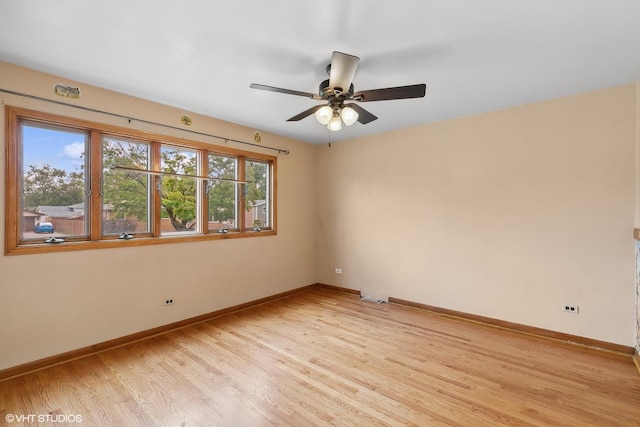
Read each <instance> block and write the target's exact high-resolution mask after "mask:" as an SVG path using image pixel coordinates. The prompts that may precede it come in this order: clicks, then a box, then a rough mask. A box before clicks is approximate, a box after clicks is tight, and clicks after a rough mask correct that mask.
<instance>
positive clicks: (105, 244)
mask: <svg viewBox="0 0 640 427" xmlns="http://www.w3.org/2000/svg"><path fill="white" fill-rule="evenodd" d="M275 235H277V233H276V231H275V230H262V231H246V232H244V233H240V232H231V231H230V232H228V233H215V232H213V233H210V234H192V235H189V236H162V237H135V238H133V239H128V240H125V239H122V240H121V239H105V240H97V241H86V240H83V241H75V242H64V243H56V244H51V243H38V244H25V245H18V246H17V247H15V248H6V252H5V255H30V254H41V253H49V252H68V251H83V250H90V249H109V248H126V247H136V246H150V245H164V244H170V243H192V242H208V241H215V240H227V239H239V238H240V239H241V238H252V237H265V236H275Z"/></svg>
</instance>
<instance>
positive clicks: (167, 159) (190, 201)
mask: <svg viewBox="0 0 640 427" xmlns="http://www.w3.org/2000/svg"><path fill="white" fill-rule="evenodd" d="M197 154H198V153H197V151H196V150H187V149H185V148H173V147H163V148H162V150H161V157H162V172H167V173H171V174H181V175H198V155H197ZM198 184H199V183H198V180H197V179H195V178H185V177H178V176H171V175H164V176H163V177H162V194H161V199H160V200H161V202H160V204H161V206H162V210H161V215H162V224H161V234H172V233H184V232H197V231H198V218H197V212H198V191H197V189H198Z"/></svg>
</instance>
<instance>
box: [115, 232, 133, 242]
mask: <svg viewBox="0 0 640 427" xmlns="http://www.w3.org/2000/svg"><path fill="white" fill-rule="evenodd" d="M133 237H134V236H133V234H129V233H122V234H121V235H119V236H118V239H120V240H131V239H133Z"/></svg>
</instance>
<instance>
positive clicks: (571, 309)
mask: <svg viewBox="0 0 640 427" xmlns="http://www.w3.org/2000/svg"><path fill="white" fill-rule="evenodd" d="M579 309H580V307H578V306H577V305H571V304H564V305H563V306H562V311H564V312H565V313H573V314H578V313H579Z"/></svg>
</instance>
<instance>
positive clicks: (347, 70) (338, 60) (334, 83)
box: [329, 52, 360, 92]
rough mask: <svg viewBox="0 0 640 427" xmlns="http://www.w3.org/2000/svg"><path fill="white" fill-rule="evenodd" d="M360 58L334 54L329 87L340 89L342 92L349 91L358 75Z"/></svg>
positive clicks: (338, 53)
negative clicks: (355, 76)
mask: <svg viewBox="0 0 640 427" xmlns="http://www.w3.org/2000/svg"><path fill="white" fill-rule="evenodd" d="M359 62H360V58H358V57H357V56H353V55H347V54H346V53H342V52H333V55H332V56H331V71H330V72H329V86H330V87H331V88H332V89H335V88H340V89H341V90H342V92H347V91H349V87H350V86H351V82H352V81H353V76H354V75H355V74H356V69H357V68H358V63H359Z"/></svg>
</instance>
